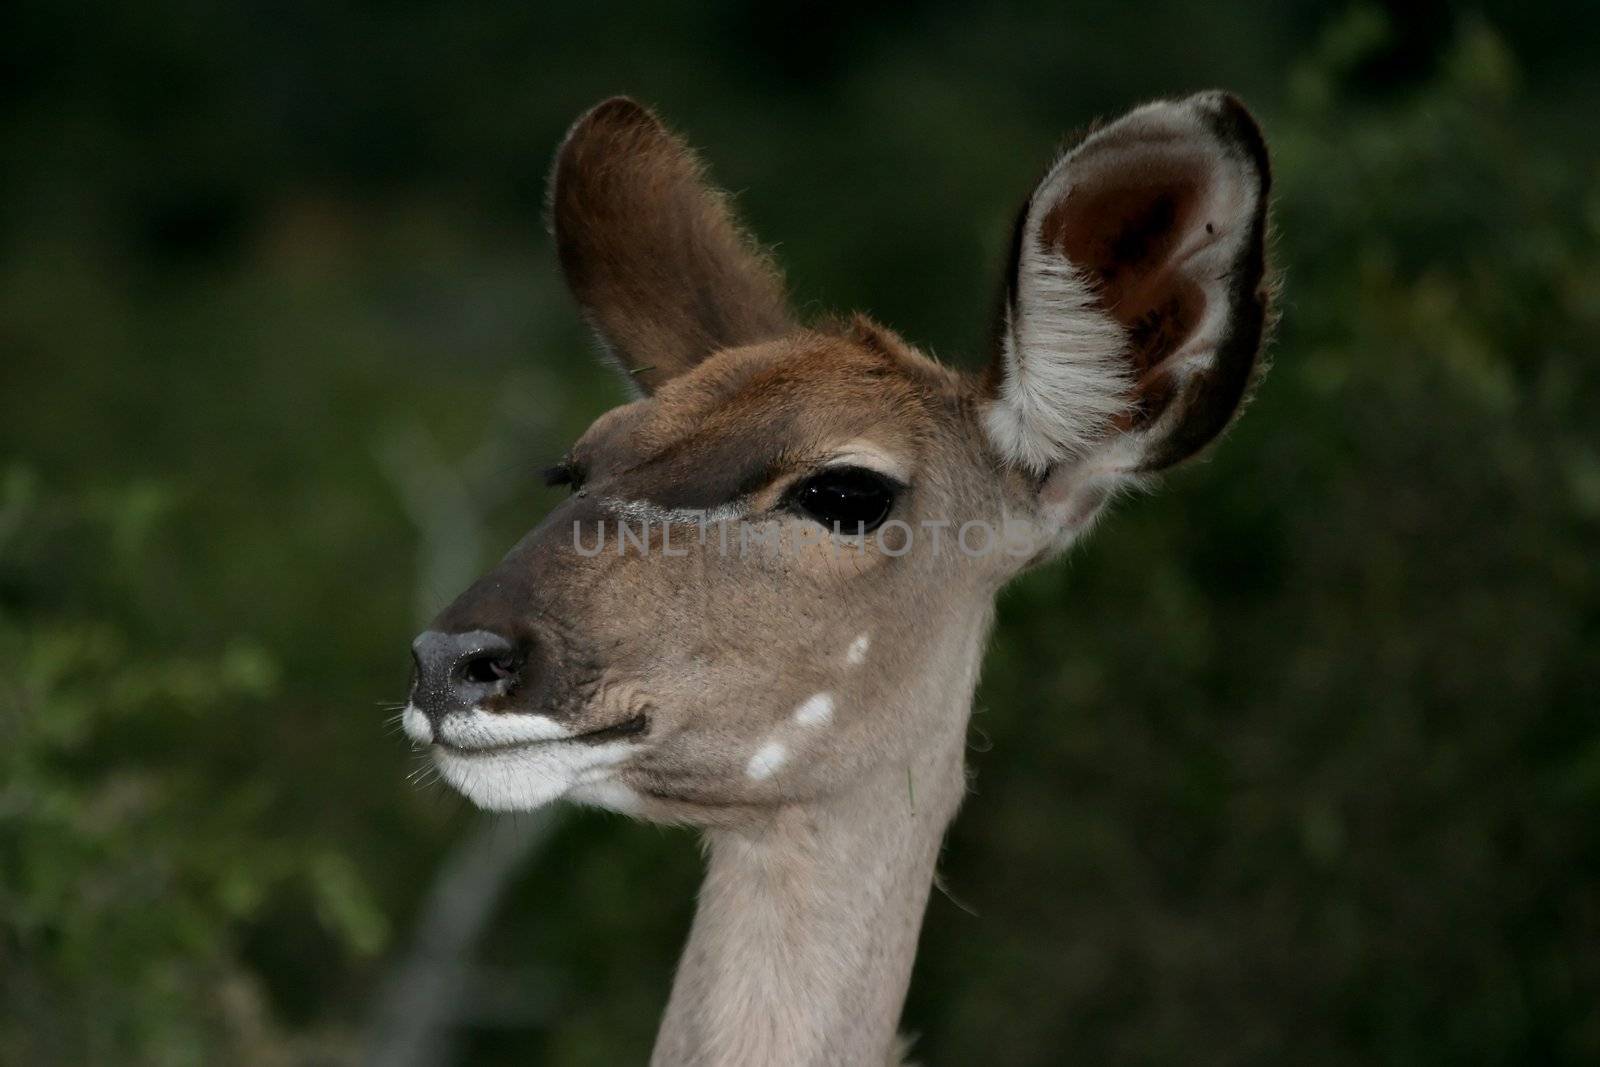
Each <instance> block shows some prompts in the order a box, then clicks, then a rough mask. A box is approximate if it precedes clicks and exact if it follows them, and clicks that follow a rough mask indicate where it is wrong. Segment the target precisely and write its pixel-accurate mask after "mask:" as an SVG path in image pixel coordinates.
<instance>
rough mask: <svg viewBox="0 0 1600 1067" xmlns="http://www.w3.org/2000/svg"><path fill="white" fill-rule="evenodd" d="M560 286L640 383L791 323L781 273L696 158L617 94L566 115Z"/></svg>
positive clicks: (556, 193) (559, 189) (557, 214)
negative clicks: (573, 117) (574, 117)
mask: <svg viewBox="0 0 1600 1067" xmlns="http://www.w3.org/2000/svg"><path fill="white" fill-rule="evenodd" d="M549 215H550V228H551V232H552V234H553V236H554V238H555V243H556V251H557V254H558V256H559V258H560V261H561V269H562V272H563V273H564V274H565V276H566V279H567V285H568V287H569V288H570V289H571V290H572V293H573V295H574V296H575V297H576V298H577V300H578V303H579V304H580V305H581V307H582V308H583V311H584V315H585V317H586V318H587V319H588V320H589V323H590V325H591V326H592V327H593V328H594V330H595V332H596V333H597V334H598V335H599V336H600V339H601V341H602V342H603V343H604V344H605V346H606V347H607V349H608V350H609V352H610V353H611V355H612V356H613V357H615V358H616V360H617V361H618V362H619V363H621V364H622V366H623V368H624V369H625V370H627V371H628V372H629V374H630V375H631V377H632V379H633V381H635V382H636V383H638V385H639V386H640V388H642V389H644V390H645V391H646V392H654V391H655V390H656V389H657V388H659V387H660V386H661V385H662V383H664V382H666V381H667V380H669V379H671V378H673V377H675V376H677V375H679V374H681V373H683V372H684V371H686V370H688V369H690V368H691V367H693V366H694V365H695V364H697V363H698V362H700V361H701V360H702V359H704V358H705V357H706V356H708V355H710V354H711V353H712V352H715V351H717V350H718V349H722V348H730V347H734V346H737V345H745V344H753V343H756V342H759V341H765V340H770V339H772V338H774V337H779V336H782V335H783V334H784V333H786V332H788V331H789V330H790V329H791V328H792V325H791V319H790V314H789V307H788V301H787V299H786V296H785V293H784V286H783V282H782V279H781V277H780V275H779V273H778V271H777V270H776V268H775V267H774V266H773V265H772V263H771V261H770V259H769V258H768V257H767V256H766V255H765V254H763V252H762V251H761V250H760V249H759V248H758V247H757V246H756V244H755V243H754V242H753V241H751V240H750V239H749V238H748V237H747V236H746V234H745V233H744V231H743V230H742V229H741V228H740V227H739V225H738V223H737V222H736V221H735V218H734V214H733V211H732V208H731V206H730V205H729V203H728V198H727V196H726V194H724V193H723V192H722V191H721V190H719V189H717V188H716V187H715V186H713V185H712V184H710V183H709V182H708V181H707V179H706V176H705V167H704V165H703V164H702V163H701V162H700V159H699V157H697V156H696V155H695V153H694V152H693V151H692V150H691V149H690V148H689V147H688V145H686V144H685V143H684V142H683V141H682V140H681V139H680V138H678V137H677V136H676V135H674V134H673V133H671V132H670V131H668V130H667V129H666V127H665V126H663V125H662V124H661V122H660V121H659V120H658V119H657V118H656V117H655V116H654V115H653V114H651V113H650V112H649V111H648V110H646V109H645V108H643V107H641V106H640V105H638V104H636V103H634V102H633V101H632V100H629V99H627V98H625V97H615V98H613V99H610V100H607V101H605V102H604V103H601V104H599V105H598V106H596V107H595V108H594V109H592V110H591V111H589V112H588V113H587V114H585V115H584V116H582V117H581V118H579V119H578V121H577V122H576V123H574V124H573V127H572V129H571V131H570V132H569V133H568V134H567V138H566V140H565V142H563V144H562V145H561V149H560V151H559V152H558V153H557V155H556V162H555V167H554V170H553V173H552V175H551V180H550V203H549Z"/></svg>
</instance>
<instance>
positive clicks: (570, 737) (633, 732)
mask: <svg viewBox="0 0 1600 1067" xmlns="http://www.w3.org/2000/svg"><path fill="white" fill-rule="evenodd" d="M649 730H650V718H649V716H648V715H644V714H642V713H641V714H639V715H634V716H632V717H631V718H627V719H624V720H622V721H621V722H616V723H611V724H610V725H607V726H600V727H596V728H595V729H593V730H585V731H584V732H582V733H576V734H564V735H561V736H558V737H541V738H527V739H519V740H514V741H502V742H494V743H490V744H482V745H463V744H459V743H457V742H454V741H451V740H449V739H448V738H444V737H440V736H439V734H438V731H437V730H435V731H434V732H433V737H432V739H431V741H430V742H429V743H430V745H431V746H432V747H433V748H434V749H436V750H439V751H443V752H447V753H449V754H450V755H452V756H460V757H464V758H468V759H471V758H473V757H492V756H503V755H506V754H508V753H512V752H525V751H528V750H530V749H537V748H548V747H551V746H555V745H567V744H573V743H577V744H584V745H602V744H605V743H606V742H608V741H622V740H625V739H627V738H630V737H638V736H641V735H643V734H645V733H648V732H649Z"/></svg>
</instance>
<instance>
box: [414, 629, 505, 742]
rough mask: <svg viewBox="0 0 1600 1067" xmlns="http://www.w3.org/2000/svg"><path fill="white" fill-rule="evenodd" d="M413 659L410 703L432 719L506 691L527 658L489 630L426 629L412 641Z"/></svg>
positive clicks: (471, 705)
mask: <svg viewBox="0 0 1600 1067" xmlns="http://www.w3.org/2000/svg"><path fill="white" fill-rule="evenodd" d="M411 658H412V659H413V660H415V661H416V675H415V677H414V678H413V679H412V681H411V702H412V703H413V704H415V705H416V706H417V707H418V708H419V709H421V711H422V712H423V713H424V714H425V715H427V716H428V718H430V719H433V720H435V721H437V720H438V719H440V718H442V717H443V716H444V715H445V714H446V713H447V712H451V711H466V710H467V709H468V708H475V707H478V706H479V705H481V704H482V703H483V702H484V701H485V700H488V699H489V698H490V697H495V696H499V695H501V694H503V693H506V692H509V691H510V690H511V687H512V686H514V685H515V684H516V682H517V675H518V673H519V672H520V671H521V669H522V665H523V662H524V661H525V659H526V657H525V656H524V655H523V650H522V649H521V648H519V647H518V645H516V644H515V643H513V642H511V641H509V640H507V639H506V638H504V637H501V636H500V635H499V634H495V633H490V632H489V631H488V630H472V631H469V632H468V633H464V634H447V633H443V632H441V631H439V630H429V631H428V632H427V633H425V634H423V635H421V636H420V637H418V638H417V639H416V640H415V641H413V642H411Z"/></svg>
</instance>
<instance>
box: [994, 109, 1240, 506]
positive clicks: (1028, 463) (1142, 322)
mask: <svg viewBox="0 0 1600 1067" xmlns="http://www.w3.org/2000/svg"><path fill="white" fill-rule="evenodd" d="M1269 184H1270V175H1269V171H1268V164H1267V149H1266V144H1265V142H1264V141H1263V140H1262V137H1261V131H1260V130H1259V129H1258V128H1257V126H1256V124H1255V121H1254V120H1253V119H1252V118H1251V117H1250V113H1249V112H1248V111H1246V110H1245V108H1244V106H1243V105H1242V104H1240V103H1239V101H1237V100H1236V99H1234V98H1233V97H1231V96H1228V95H1225V94H1223V93H1202V94H1199V95H1196V96H1191V97H1188V98H1187V99H1184V100H1179V101H1161V102H1158V103H1154V104H1148V105H1146V106H1144V107H1141V108H1138V109H1137V110H1135V111H1133V112H1131V113H1129V114H1128V115H1126V116H1124V117H1123V118H1121V119H1119V120H1118V121H1117V122H1115V123H1112V124H1111V125H1109V126H1106V127H1103V128H1101V129H1099V130H1097V131H1095V132H1094V133H1092V134H1090V135H1089V136H1088V137H1087V138H1085V139H1084V140H1083V141H1082V142H1081V143H1080V144H1079V145H1078V146H1077V147H1075V148H1073V149H1071V150H1070V151H1068V152H1067V153H1066V154H1065V155H1064V156H1062V157H1061V158H1060V159H1059V160H1058V161H1057V162H1056V163H1055V165H1054V166H1052V167H1051V168H1050V171H1049V173H1047V174H1046V175H1045V178H1044V180H1043V181H1042V182H1041V183H1040V184H1039V187H1038V188H1037V189H1036V190H1035V191H1034V194H1033V196H1032V197H1031V198H1030V199H1029V201H1028V204H1027V206H1026V207H1025V208H1024V210H1023V213H1022V216H1021V218H1020V219H1019V221H1018V225H1017V232H1016V237H1015V248H1014V251H1013V255H1012V262H1011V267H1010V275H1009V279H1008V285H1007V289H1006V294H1005V304H1004V308H1003V313H1002V320H1001V323H1000V330H999V333H1000V338H999V351H998V352H997V353H996V356H995V359H994V362H993V364H992V365H991V367H990V369H989V374H988V377H987V380H986V381H987V386H988V390H989V396H990V398H991V399H990V403H989V407H988V409H987V411H986V412H985V418H984V422H985V428H986V430H987V431H988V434H989V438H990V441H991V442H992V444H993V445H994V447H995V448H996V449H997V450H998V451H999V452H1000V453H1001V455H1002V456H1003V457H1004V458H1005V460H1006V461H1007V462H1009V463H1012V464H1015V465H1017V466H1020V467H1022V468H1024V469H1026V470H1028V471H1030V472H1031V473H1033V474H1035V475H1037V476H1039V477H1040V486H1041V488H1040V496H1041V502H1042V504H1043V505H1044V511H1045V512H1046V514H1047V515H1049V516H1050V518H1051V520H1052V522H1053V523H1055V524H1057V525H1059V526H1061V527H1063V528H1073V527H1076V526H1081V525H1083V524H1085V523H1087V522H1088V521H1089V520H1090V519H1092V518H1093V516H1094V515H1095V514H1096V513H1097V512H1098V510H1099V507H1100V505H1101V503H1102V502H1103V501H1104V500H1105V499H1106V498H1107V497H1108V496H1109V495H1110V494H1112V493H1114V492H1115V491H1116V490H1117V489H1118V488H1120V487H1123V486H1126V485H1130V484H1135V483H1136V482H1137V481H1138V479H1139V478H1140V476H1142V475H1145V474H1150V473H1153V472H1156V471H1159V470H1162V469H1165V468H1167V467H1170V466H1172V465H1173V464H1175V463H1178V462H1179V461H1181V460H1183V459H1186V458H1188V457H1189V456H1191V455H1193V454H1194V453H1196V452H1198V451H1199V450H1200V449H1201V448H1203V447H1204V446H1205V445H1206V444H1208V443H1209V442H1210V441H1212V440H1213V439H1215V438H1216V437H1217V436H1218V435H1219V434H1221V433H1222V431H1223V430H1224V429H1226V428H1227V425H1228V423H1229V421H1230V420H1231V419H1232V418H1233V416H1234V414H1235V412H1236V411H1237V410H1238V409H1239V406H1240V402H1241V400H1242V399H1243V397H1244V394H1245V391H1246V388H1247V387H1248V386H1249V384H1250V381H1251V378H1252V376H1253V374H1254V373H1255V369H1256V365H1257V355H1258V353H1259V352H1260V349H1261V344H1262V339H1263V334H1264V332H1265V328H1266V323H1267V317H1268V286H1267V284H1266V263H1265V260H1266V248H1265V245H1266V231H1267V192H1268V187H1269Z"/></svg>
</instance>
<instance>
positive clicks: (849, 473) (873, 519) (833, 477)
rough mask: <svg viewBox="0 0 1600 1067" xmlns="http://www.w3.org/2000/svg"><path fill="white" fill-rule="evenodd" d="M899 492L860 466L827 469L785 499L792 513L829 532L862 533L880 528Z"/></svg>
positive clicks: (806, 481)
mask: <svg viewBox="0 0 1600 1067" xmlns="http://www.w3.org/2000/svg"><path fill="white" fill-rule="evenodd" d="M899 489H900V486H899V485H897V484H895V483H894V482H893V481H891V480H890V479H888V478H886V477H884V476H883V475H881V474H879V473H877V472H876V471H869V470H867V469H866V468H864V467H830V468H829V469H827V470H824V471H820V472H818V473H817V474H813V475H812V476H811V477H809V478H807V479H806V480H805V481H803V482H801V483H800V484H799V485H797V486H795V487H794V488H793V489H792V490H790V492H789V500H790V502H791V504H792V506H793V507H794V508H795V510H797V511H799V512H800V513H801V514H802V515H806V516H808V517H810V518H813V519H815V520H817V521H818V522H820V523H822V525H824V526H826V527H827V528H828V529H830V530H837V531H838V532H840V533H846V534H864V533H871V532H872V531H873V530H876V529H877V528H878V527H879V526H881V525H883V520H884V519H886V518H888V517H889V509H890V508H892V507H894V497H895V493H896V492H897V491H898V490H899Z"/></svg>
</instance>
